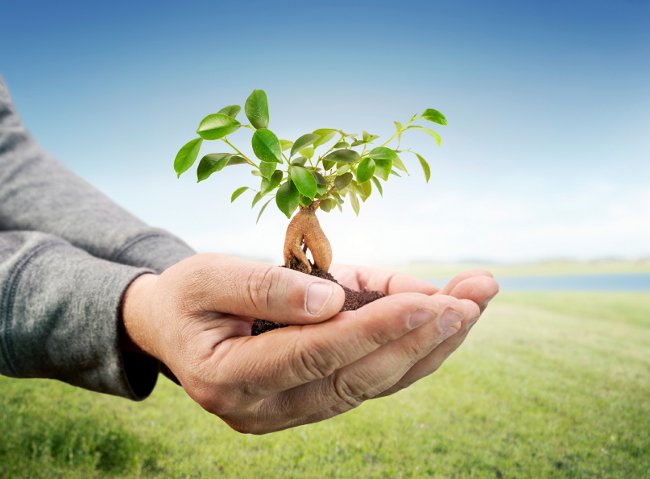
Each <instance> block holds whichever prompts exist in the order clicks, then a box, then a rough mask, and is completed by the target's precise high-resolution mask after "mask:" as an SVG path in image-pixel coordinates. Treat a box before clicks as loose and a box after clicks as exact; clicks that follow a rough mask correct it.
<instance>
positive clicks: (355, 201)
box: [348, 190, 359, 216]
mask: <svg viewBox="0 0 650 479" xmlns="http://www.w3.org/2000/svg"><path fill="white" fill-rule="evenodd" d="M348 196H349V197H350V204H351V205H352V209H353V210H354V214H355V215H357V216H359V198H357V194H356V193H355V192H354V191H352V190H350V192H349V193H348Z"/></svg>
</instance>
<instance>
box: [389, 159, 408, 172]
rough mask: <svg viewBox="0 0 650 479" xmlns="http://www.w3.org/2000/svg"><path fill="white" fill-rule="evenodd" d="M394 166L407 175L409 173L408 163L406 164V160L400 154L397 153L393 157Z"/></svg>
mask: <svg viewBox="0 0 650 479" xmlns="http://www.w3.org/2000/svg"><path fill="white" fill-rule="evenodd" d="M393 167H395V168H397V169H398V170H401V171H403V172H404V173H406V174H407V175H408V173H409V172H408V170H407V169H406V165H404V162H403V161H402V159H401V158H400V157H399V156H398V155H395V158H393Z"/></svg>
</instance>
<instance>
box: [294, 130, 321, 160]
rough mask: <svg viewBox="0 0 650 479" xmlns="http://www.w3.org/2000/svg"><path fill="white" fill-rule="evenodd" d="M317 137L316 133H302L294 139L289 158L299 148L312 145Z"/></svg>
mask: <svg viewBox="0 0 650 479" xmlns="http://www.w3.org/2000/svg"><path fill="white" fill-rule="evenodd" d="M319 138H320V136H319V135H316V134H315V133H307V134H306V135H302V136H301V137H300V138H298V139H297V140H296V141H295V143H294V144H293V146H292V147H291V154H290V155H289V158H291V157H292V156H293V155H295V154H296V153H298V152H300V150H302V149H303V148H306V147H308V146H310V145H313V144H314V142H315V141H316V140H318V139H319Z"/></svg>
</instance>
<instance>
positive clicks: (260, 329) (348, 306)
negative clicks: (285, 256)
mask: <svg viewBox="0 0 650 479" xmlns="http://www.w3.org/2000/svg"><path fill="white" fill-rule="evenodd" d="M292 266H293V265H292ZM291 269H299V268H293V267H292V268H291ZM309 274H311V275H312V276H317V277H319V278H323V279H327V280H330V281H333V282H335V283H336V284H339V285H340V286H341V287H342V288H343V291H345V302H344V303H343V307H342V308H341V311H352V310H355V309H359V308H361V307H362V306H365V305H366V304H368V303H372V302H373V301H375V300H377V299H379V298H383V297H384V296H385V295H384V293H380V292H379V291H372V290H368V289H362V290H361V291H356V290H354V289H350V288H346V287H345V286H343V285H342V284H340V283H339V282H338V281H336V279H334V276H332V275H331V274H329V273H328V272H327V271H323V270H321V269H318V268H315V267H313V265H312V269H311V273H309ZM287 326H288V325H287V324H282V323H274V322H273V321H265V320H263V319H256V320H255V321H253V326H252V327H251V335H252V336H257V335H259V334H262V333H266V332H267V331H271V330H273V329H278V328H285V327H287Z"/></svg>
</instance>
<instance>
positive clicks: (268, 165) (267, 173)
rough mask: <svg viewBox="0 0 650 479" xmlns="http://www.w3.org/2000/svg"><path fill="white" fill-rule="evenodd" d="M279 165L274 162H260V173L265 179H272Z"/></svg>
mask: <svg viewBox="0 0 650 479" xmlns="http://www.w3.org/2000/svg"><path fill="white" fill-rule="evenodd" d="M277 166H278V164H277V163H276V162H274V161H260V173H261V174H262V176H263V177H264V178H271V175H272V174H273V173H274V172H275V169H276V168H277Z"/></svg>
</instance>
